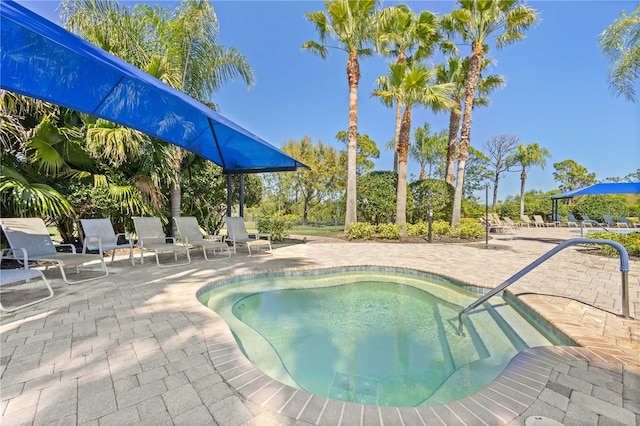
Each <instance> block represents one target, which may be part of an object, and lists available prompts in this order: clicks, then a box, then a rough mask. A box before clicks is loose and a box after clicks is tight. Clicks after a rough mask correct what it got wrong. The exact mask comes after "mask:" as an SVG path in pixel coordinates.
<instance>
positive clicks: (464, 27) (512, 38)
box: [441, 0, 538, 225]
mask: <svg viewBox="0 0 640 426" xmlns="http://www.w3.org/2000/svg"><path fill="white" fill-rule="evenodd" d="M458 3H459V5H460V8H459V9H457V10H454V11H452V12H451V13H450V14H449V15H446V16H444V17H443V18H442V20H441V24H442V26H443V28H444V29H445V30H446V31H447V32H448V33H450V34H459V35H460V36H461V37H462V40H463V41H464V42H466V43H469V44H471V55H470V57H469V69H468V71H467V81H466V87H465V95H464V110H463V114H462V126H461V129H460V143H459V149H458V172H457V177H456V191H455V195H454V200H453V215H452V218H451V223H452V224H453V225H455V224H458V223H459V222H460V212H461V208H462V189H463V185H464V169H465V165H466V161H467V159H468V158H469V144H470V141H471V119H472V110H473V103H474V98H475V93H476V90H477V87H478V81H479V79H480V70H481V67H482V62H483V60H484V55H485V45H486V44H487V41H488V39H489V38H490V37H492V36H494V35H497V38H496V47H498V48H501V47H503V46H506V45H509V44H512V43H514V42H516V41H519V40H522V39H523V38H524V32H525V31H526V30H527V29H529V28H530V27H532V26H533V25H534V24H535V22H536V20H537V18H538V15H537V13H536V11H534V10H533V9H531V8H529V7H527V6H525V5H523V4H520V3H519V2H517V1H516V0H507V1H503V0H483V1H480V0H458Z"/></svg>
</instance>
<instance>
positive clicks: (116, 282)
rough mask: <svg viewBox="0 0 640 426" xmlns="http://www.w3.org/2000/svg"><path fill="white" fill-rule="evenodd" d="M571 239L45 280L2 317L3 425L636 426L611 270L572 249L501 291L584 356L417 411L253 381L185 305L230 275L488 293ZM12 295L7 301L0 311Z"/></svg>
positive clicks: (638, 271)
mask: <svg viewBox="0 0 640 426" xmlns="http://www.w3.org/2000/svg"><path fill="white" fill-rule="evenodd" d="M574 230H575V229H574ZM576 236H577V235H576V234H575V232H572V230H570V229H567V228H530V229H526V228H525V229H522V230H520V231H518V232H517V233H516V234H514V235H509V234H505V235H497V236H495V237H493V238H492V240H491V241H490V248H489V249H487V248H486V247H485V245H484V244H483V243H480V244H478V243H476V244H433V245H430V244H427V243H424V244H397V243H386V244H383V243H367V242H361V243H346V242H342V241H333V240H330V239H320V238H307V242H306V243H305V244H302V243H301V244H293V245H282V244H280V245H278V244H274V250H273V252H274V255H273V256H268V255H267V256H255V257H247V256H246V253H245V252H239V253H238V254H237V255H234V256H232V257H231V259H223V260H220V261H217V262H205V261H204V259H203V258H202V255H201V254H196V253H195V252H194V255H193V263H192V264H190V265H184V266H176V267H175V268H171V269H159V268H157V266H156V265H155V263H154V262H150V261H149V262H145V264H144V265H140V264H136V265H135V266H131V265H130V264H129V263H128V259H127V258H126V257H123V258H122V259H119V260H117V261H116V262H115V264H114V265H113V266H111V267H110V271H111V272H110V274H109V276H108V277H107V278H104V279H100V280H96V281H92V282H87V283H83V284H78V285H73V286H69V285H67V284H65V283H64V282H63V281H62V279H60V276H59V274H58V273H57V272H55V271H53V270H50V271H48V272H47V276H48V277H51V278H52V280H51V281H52V286H53V288H54V290H55V292H56V295H55V296H54V298H52V299H49V300H47V301H45V302H42V303H40V304H38V305H34V306H32V307H30V308H27V309H25V310H22V311H18V312H17V313H14V314H9V315H3V316H2V317H1V318H0V413H1V417H0V423H2V424H3V426H4V425H13V424H49V423H56V424H83V425H85V424H89V425H107V424H117V425H120V424H127V423H135V424H150V425H157V424H189V425H195V424H213V425H303V424H327V425H339V424H340V425H360V424H361V425H370V424H371V425H377V424H380V425H382V424H384V425H400V424H404V425H422V424H425V425H431V424H447V425H448V424H467V425H475V424H479V425H480V424H489V425H494V424H510V425H522V424H525V422H527V423H529V424H533V423H532V422H533V421H534V420H535V419H536V418H539V419H540V421H543V420H544V419H547V421H549V420H548V419H553V420H556V421H558V422H561V423H563V424H566V425H573V424H576V425H578V424H579V425H585V424H593V425H605V424H607V425H616V424H623V425H636V424H640V321H639V320H634V319H624V318H621V317H620V313H621V312H622V308H621V301H622V297H621V278H620V272H619V260H618V259H617V258H604V257H601V256H595V255H593V254H590V253H586V252H584V251H580V250H578V249H575V248H570V249H567V250H564V251H562V252H561V253H559V254H557V255H556V256H554V257H553V258H552V259H551V260H549V261H547V262H545V263H544V264H543V265H541V266H540V267H538V268H536V269H535V270H534V271H532V272H531V273H530V274H528V275H526V276H525V277H524V278H523V279H522V280H520V281H519V282H517V283H516V284H514V285H513V286H511V287H510V291H511V292H512V293H513V294H514V295H516V297H518V299H519V300H521V301H523V302H524V303H526V304H527V306H529V307H530V308H531V309H532V310H534V311H535V312H537V313H538V314H539V315H541V316H542V317H543V318H545V319H547V320H548V321H550V322H551V323H553V324H554V325H555V326H556V327H558V328H559V329H560V330H561V331H563V332H564V333H565V334H567V335H568V336H570V337H571V338H572V339H574V340H575V341H576V342H578V343H579V344H580V345H581V347H548V348H532V349H528V350H526V351H524V352H522V353H520V354H518V355H517V356H516V357H515V358H514V359H513V360H512V362H511V364H510V365H509V366H508V367H507V369H506V370H505V371H504V372H503V374H501V375H500V376H499V377H498V378H497V379H496V380H495V381H494V382H492V383H491V384H490V385H489V386H488V387H487V388H485V389H483V390H482V391H480V392H478V393H476V394H473V395H471V396H469V397H467V398H464V399H462V400H459V401H455V402H453V403H449V404H442V405H438V406H433V407H419V408H417V409H416V408H392V407H375V406H367V405H359V404H354V403H343V402H341V401H337V400H331V399H327V398H322V397H318V396H316V395H312V394H309V393H306V392H303V391H299V390H295V389H292V388H289V387H288V386H285V385H282V384H280V383H278V382H276V381H274V380H272V379H271V378H269V377H267V376H265V375H264V374H263V373H262V372H260V371H259V370H257V369H255V368H253V366H252V365H251V364H250V363H249V362H248V361H247V360H246V359H245V358H244V356H243V355H242V354H241V353H240V351H239V349H238V347H237V345H236V344H235V341H234V340H233V337H232V335H231V333H230V332H229V330H228V328H227V327H226V325H225V324H224V322H223V321H222V320H221V319H220V318H219V317H218V316H217V315H216V314H215V313H213V312H211V311H209V310H208V309H206V308H205V307H204V306H202V305H201V304H200V303H199V302H198V301H197V300H196V298H195V294H196V292H197V290H198V289H199V288H201V287H202V286H204V285H206V284H208V283H211V282H213V281H216V280H220V279H224V278H228V277H231V276H235V275H239V274H246V273H258V272H263V271H264V272H266V271H280V270H287V269H297V270H299V269H316V268H328V267H340V266H352V265H380V266H394V267H405V268H412V269H417V270H422V271H427V272H434V273H438V274H440V275H445V276H448V277H451V278H454V279H456V280H459V281H463V282H467V283H469V284H474V285H478V286H485V287H494V286H496V285H498V284H500V283H501V282H502V281H504V280H505V279H507V278H508V277H510V276H511V275H513V274H514V273H515V272H517V271H518V270H519V269H521V268H522V267H524V266H526V265H527V264H529V263H530V262H531V261H532V260H534V259H536V258H537V257H539V256H540V255H542V254H543V253H545V252H547V251H548V250H550V249H551V248H553V247H554V246H555V245H556V244H557V243H558V242H560V241H562V240H565V239H567V238H572V237H576ZM639 266H640V262H638V261H637V260H632V262H631V271H630V273H629V287H630V288H629V290H630V291H629V294H630V301H631V305H630V313H631V317H632V318H638V317H639V316H640V268H639ZM14 294H16V293H15V292H12V293H10V294H9V293H3V304H4V303H7V304H8V303H9V302H10V300H11V298H12V297H14V296H13V295H14ZM27 296H28V295H25V294H20V297H27ZM31 296H32V295H31ZM537 424H541V423H537ZM547 424H549V423H547Z"/></svg>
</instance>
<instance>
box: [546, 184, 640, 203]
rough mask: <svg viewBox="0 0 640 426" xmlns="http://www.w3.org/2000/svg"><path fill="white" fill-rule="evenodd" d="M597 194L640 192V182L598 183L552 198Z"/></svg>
mask: <svg viewBox="0 0 640 426" xmlns="http://www.w3.org/2000/svg"><path fill="white" fill-rule="evenodd" d="M596 194H640V183H630V182H622V183H596V184H594V185H591V186H587V187H584V188H579V189H574V190H573V191H568V192H563V193H562V194H556V195H552V196H551V198H552V199H558V198H572V197H577V196H578V195H596Z"/></svg>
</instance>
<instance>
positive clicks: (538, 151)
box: [507, 143, 551, 216]
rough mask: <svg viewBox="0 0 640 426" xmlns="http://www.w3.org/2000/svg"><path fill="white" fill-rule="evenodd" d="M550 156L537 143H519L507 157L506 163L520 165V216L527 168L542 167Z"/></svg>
mask: <svg viewBox="0 0 640 426" xmlns="http://www.w3.org/2000/svg"><path fill="white" fill-rule="evenodd" d="M548 158H551V153H550V152H549V150H548V149H546V148H542V147H541V146H539V145H538V144H537V143H532V144H530V145H523V144H520V145H518V146H517V147H516V152H515V153H513V155H512V156H511V157H510V158H509V159H508V161H507V163H509V164H512V165H516V164H517V165H520V168H521V171H520V216H522V215H523V214H524V186H525V182H526V180H527V170H529V169H530V168H531V167H533V166H540V167H541V168H542V169H544V168H545V166H546V165H547V159H548Z"/></svg>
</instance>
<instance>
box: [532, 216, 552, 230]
mask: <svg viewBox="0 0 640 426" xmlns="http://www.w3.org/2000/svg"><path fill="white" fill-rule="evenodd" d="M533 220H534V221H535V224H536V226H537V227H545V226H555V225H554V224H553V223H550V222H545V221H544V219H543V218H542V216H540V215H539V214H534V215H533Z"/></svg>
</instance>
